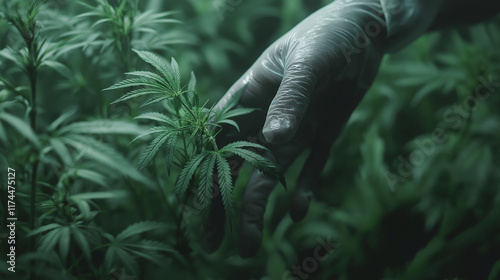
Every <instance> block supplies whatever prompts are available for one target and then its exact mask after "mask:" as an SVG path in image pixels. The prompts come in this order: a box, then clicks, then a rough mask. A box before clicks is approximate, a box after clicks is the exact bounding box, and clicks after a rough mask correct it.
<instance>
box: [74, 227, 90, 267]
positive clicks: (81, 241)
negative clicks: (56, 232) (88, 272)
mask: <svg viewBox="0 0 500 280" xmlns="http://www.w3.org/2000/svg"><path fill="white" fill-rule="evenodd" d="M71 233H72V234H73V237H74V239H75V241H76V244H78V247H80V249H82V252H83V255H84V256H85V258H86V259H87V261H90V259H91V258H90V256H91V255H90V246H89V242H88V241H87V238H86V237H85V235H84V233H83V232H82V230H80V229H79V228H75V227H73V228H71Z"/></svg>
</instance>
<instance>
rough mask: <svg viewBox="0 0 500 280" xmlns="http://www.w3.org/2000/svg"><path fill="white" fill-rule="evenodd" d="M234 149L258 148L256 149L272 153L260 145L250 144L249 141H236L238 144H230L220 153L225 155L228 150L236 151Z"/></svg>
mask: <svg viewBox="0 0 500 280" xmlns="http://www.w3.org/2000/svg"><path fill="white" fill-rule="evenodd" d="M234 148H256V149H260V150H264V151H268V152H271V151H269V149H268V148H266V147H264V146H262V145H260V144H257V143H252V142H248V141H236V142H232V143H229V144H227V145H226V146H224V147H222V148H221V149H220V152H221V153H224V152H226V150H229V149H234Z"/></svg>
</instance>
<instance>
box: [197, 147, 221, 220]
mask: <svg viewBox="0 0 500 280" xmlns="http://www.w3.org/2000/svg"><path fill="white" fill-rule="evenodd" d="M216 158H217V157H216V155H215V154H210V155H208V156H207V157H205V159H204V160H203V162H202V163H201V166H200V169H201V172H200V188H199V191H198V199H199V202H200V204H201V205H202V207H203V208H202V209H203V211H205V209H210V205H211V203H212V194H213V185H214V180H213V174H214V167H215V161H216Z"/></svg>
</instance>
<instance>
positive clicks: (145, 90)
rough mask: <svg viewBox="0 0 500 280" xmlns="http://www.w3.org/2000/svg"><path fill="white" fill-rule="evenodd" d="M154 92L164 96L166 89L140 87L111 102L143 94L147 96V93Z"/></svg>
mask: <svg viewBox="0 0 500 280" xmlns="http://www.w3.org/2000/svg"><path fill="white" fill-rule="evenodd" d="M152 94H154V95H156V96H157V97H158V96H161V97H164V95H165V91H163V90H160V89H153V88H139V89H135V90H133V91H130V92H128V93H126V94H124V95H123V96H122V97H120V98H118V99H116V100H115V101H113V102H111V104H115V103H118V102H122V101H127V100H129V99H132V98H137V97H141V96H145V95H152Z"/></svg>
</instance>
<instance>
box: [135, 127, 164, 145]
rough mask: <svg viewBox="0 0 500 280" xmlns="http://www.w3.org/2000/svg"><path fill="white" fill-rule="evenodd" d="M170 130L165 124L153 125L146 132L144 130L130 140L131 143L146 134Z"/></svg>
mask: <svg viewBox="0 0 500 280" xmlns="http://www.w3.org/2000/svg"><path fill="white" fill-rule="evenodd" d="M168 131H170V129H169V128H168V127H166V126H155V127H152V128H150V129H148V130H147V131H146V132H144V133H143V134H141V135H139V136H137V137H135V138H134V139H133V140H132V141H130V142H131V143H132V142H135V141H136V140H137V139H139V138H142V137H145V136H148V135H151V134H155V133H164V132H168Z"/></svg>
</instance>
